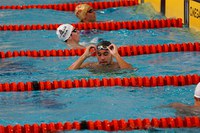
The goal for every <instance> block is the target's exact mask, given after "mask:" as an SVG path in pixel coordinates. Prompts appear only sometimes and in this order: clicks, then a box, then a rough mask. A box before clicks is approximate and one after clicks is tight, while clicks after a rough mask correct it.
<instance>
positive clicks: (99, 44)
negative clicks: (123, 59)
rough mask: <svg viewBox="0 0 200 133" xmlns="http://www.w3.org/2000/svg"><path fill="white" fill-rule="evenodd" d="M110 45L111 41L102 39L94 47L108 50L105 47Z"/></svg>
mask: <svg viewBox="0 0 200 133" xmlns="http://www.w3.org/2000/svg"><path fill="white" fill-rule="evenodd" d="M110 45H111V42H109V41H102V42H100V43H98V45H97V47H96V49H97V50H108V48H107V47H108V46H110Z"/></svg>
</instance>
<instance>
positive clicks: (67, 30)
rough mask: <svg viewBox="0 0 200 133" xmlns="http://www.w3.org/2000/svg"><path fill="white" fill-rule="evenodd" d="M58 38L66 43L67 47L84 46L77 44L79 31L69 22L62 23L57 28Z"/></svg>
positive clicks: (78, 47) (82, 47)
mask: <svg viewBox="0 0 200 133" xmlns="http://www.w3.org/2000/svg"><path fill="white" fill-rule="evenodd" d="M56 34H57V36H58V38H59V39H60V40H62V41H64V42H65V43H66V45H67V46H68V47H69V48H71V49H72V48H73V49H84V48H85V47H84V46H82V45H80V44H79V41H80V32H79V30H77V29H76V28H75V27H73V26H72V25H71V24H62V25H60V26H59V27H58V28H57V30H56Z"/></svg>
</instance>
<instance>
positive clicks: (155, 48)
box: [0, 42, 200, 58]
mask: <svg viewBox="0 0 200 133" xmlns="http://www.w3.org/2000/svg"><path fill="white" fill-rule="evenodd" d="M84 51H85V49H70V50H69V49H64V50H62V49H59V50H39V51H36V50H26V51H24V50H21V51H13V52H11V51H7V52H4V51H0V58H11V57H22V56H28V57H50V56H81V55H82V54H83V53H84ZM181 51H184V52H188V51H191V52H192V51H200V43H199V42H194V43H191V42H189V43H182V44H163V45H160V44H157V45H155V44H154V45H153V44H152V45H137V46H134V45H131V46H120V47H119V48H118V52H119V54H120V55H121V56H136V55H143V54H155V53H163V52H181Z"/></svg>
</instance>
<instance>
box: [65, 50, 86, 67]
mask: <svg viewBox="0 0 200 133" xmlns="http://www.w3.org/2000/svg"><path fill="white" fill-rule="evenodd" d="M86 59H87V56H85V55H84V54H83V55H82V56H80V57H79V58H78V60H76V61H75V62H74V63H73V64H72V65H71V66H70V67H68V70H76V69H79V68H83V67H84V65H85V64H83V62H84V61H85V60H86Z"/></svg>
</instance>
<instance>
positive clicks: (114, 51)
mask: <svg viewBox="0 0 200 133" xmlns="http://www.w3.org/2000/svg"><path fill="white" fill-rule="evenodd" d="M107 48H108V50H109V51H110V53H111V54H112V55H113V56H116V55H118V54H119V53H118V48H117V46H116V45H115V44H111V45H109V46H108V47H107Z"/></svg>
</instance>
